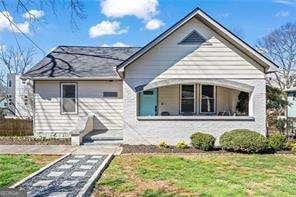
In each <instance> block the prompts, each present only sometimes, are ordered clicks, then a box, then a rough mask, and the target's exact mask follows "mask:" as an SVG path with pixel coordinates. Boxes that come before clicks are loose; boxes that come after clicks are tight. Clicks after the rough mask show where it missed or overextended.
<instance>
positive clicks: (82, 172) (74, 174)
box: [71, 171, 87, 177]
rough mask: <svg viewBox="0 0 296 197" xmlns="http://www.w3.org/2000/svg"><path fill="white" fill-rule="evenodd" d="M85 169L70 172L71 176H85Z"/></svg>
mask: <svg viewBox="0 0 296 197" xmlns="http://www.w3.org/2000/svg"><path fill="white" fill-rule="evenodd" d="M86 172H87V171H76V172H73V173H72V174H71V176H72V177H79V176H80V177H83V176H85V174H86Z"/></svg>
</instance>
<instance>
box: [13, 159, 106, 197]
mask: <svg viewBox="0 0 296 197" xmlns="http://www.w3.org/2000/svg"><path fill="white" fill-rule="evenodd" d="M93 156H95V157H94V158H95V159H93V158H92V157H93ZM106 158H107V155H69V156H67V157H65V158H63V159H61V160H60V161H58V162H57V163H55V164H53V165H52V166H50V167H48V168H46V169H45V170H44V171H42V172H41V173H39V174H37V175H35V176H33V177H31V178H29V179H28V180H26V181H25V182H23V183H21V184H20V185H18V186H17V187H16V188H17V189H20V190H25V191H26V192H27V195H28V196H55V197H59V196H61V197H62V196H67V197H70V196H73V197H74V196H77V194H78V193H79V192H80V191H81V189H82V188H83V187H84V186H85V185H86V183H87V181H88V180H90V178H91V177H92V176H93V174H94V173H95V171H96V170H97V169H99V167H100V165H101V164H102V162H103V161H104V160H105V159H106ZM69 161H70V162H69ZM73 161H74V163H73ZM87 161H92V162H91V163H89V162H87Z"/></svg>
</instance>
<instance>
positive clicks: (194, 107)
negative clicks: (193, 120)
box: [179, 84, 196, 114]
mask: <svg viewBox="0 0 296 197" xmlns="http://www.w3.org/2000/svg"><path fill="white" fill-rule="evenodd" d="M183 85H193V91H194V92H193V94H194V95H193V105H194V106H193V114H195V113H196V84H180V92H179V94H180V96H179V103H180V104H179V108H180V114H183V112H182V86H183Z"/></svg>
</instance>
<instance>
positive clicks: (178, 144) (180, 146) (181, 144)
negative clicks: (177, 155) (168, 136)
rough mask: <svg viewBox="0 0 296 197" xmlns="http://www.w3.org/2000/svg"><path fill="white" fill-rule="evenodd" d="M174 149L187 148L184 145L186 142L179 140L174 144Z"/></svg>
mask: <svg viewBox="0 0 296 197" xmlns="http://www.w3.org/2000/svg"><path fill="white" fill-rule="evenodd" d="M176 147H177V148H178V149H186V148H188V145H187V144H186V142H185V141H184V140H181V141H179V142H178V143H177V144H176Z"/></svg>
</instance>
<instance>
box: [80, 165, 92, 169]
mask: <svg viewBox="0 0 296 197" xmlns="http://www.w3.org/2000/svg"><path fill="white" fill-rule="evenodd" d="M92 167H93V166H92V165H81V166H80V169H82V170H89V169H91V168H92Z"/></svg>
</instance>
